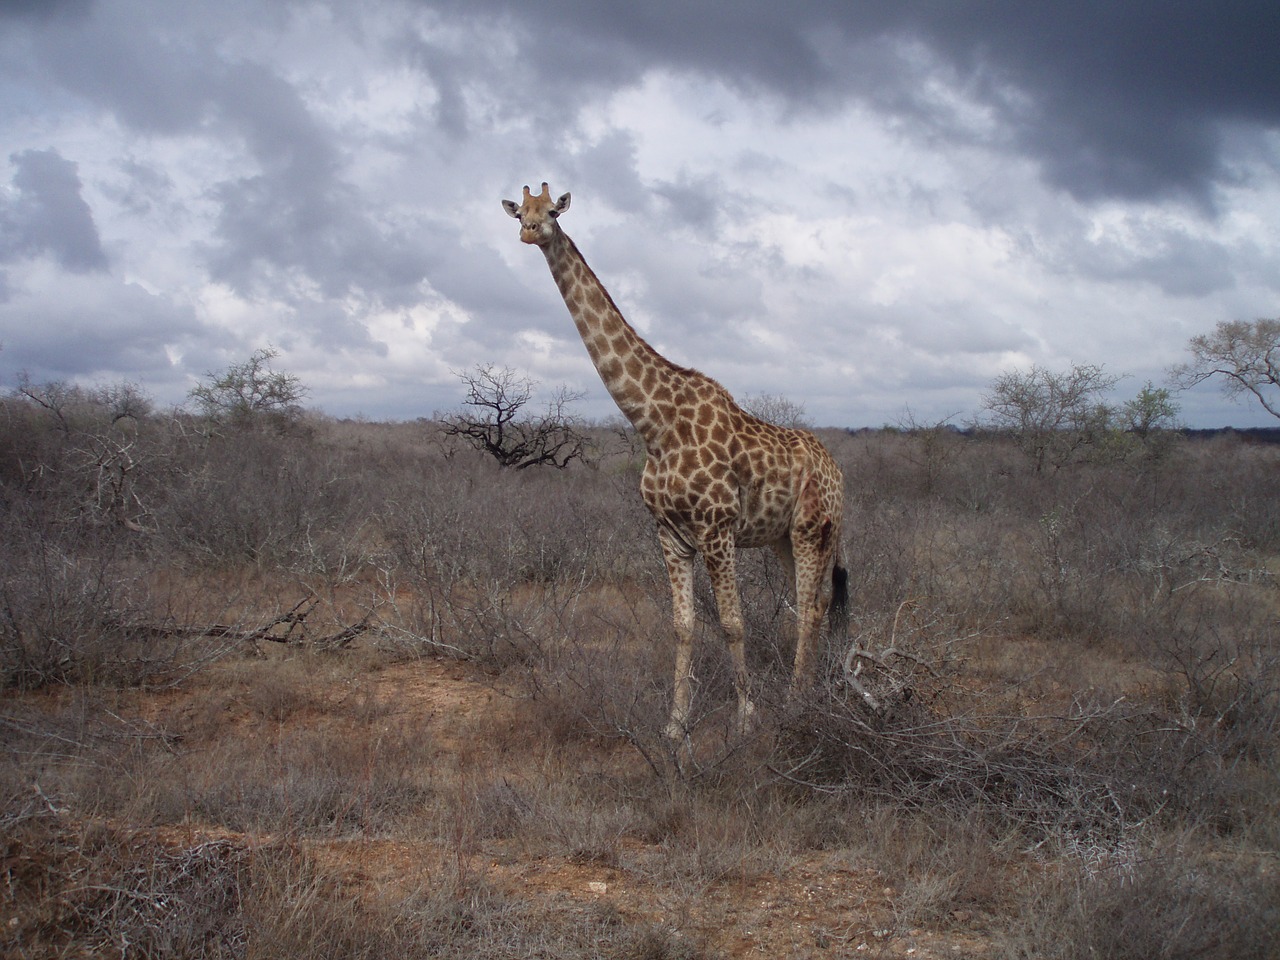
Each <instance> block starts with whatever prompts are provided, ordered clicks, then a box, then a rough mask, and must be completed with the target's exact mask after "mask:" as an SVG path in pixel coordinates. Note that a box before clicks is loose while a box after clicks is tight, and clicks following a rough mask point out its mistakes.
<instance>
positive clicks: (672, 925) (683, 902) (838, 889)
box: [0, 660, 998, 958]
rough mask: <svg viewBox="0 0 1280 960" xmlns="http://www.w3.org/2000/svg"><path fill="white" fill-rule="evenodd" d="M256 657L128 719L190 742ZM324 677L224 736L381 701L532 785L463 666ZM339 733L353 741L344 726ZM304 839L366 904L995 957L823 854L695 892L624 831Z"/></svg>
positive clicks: (858, 868) (792, 945)
mask: <svg viewBox="0 0 1280 960" xmlns="http://www.w3.org/2000/svg"><path fill="white" fill-rule="evenodd" d="M255 663H256V664H257V665H260V666H262V667H263V668H266V669H270V665H269V664H265V663H263V662H261V661H256V662H255V661H246V662H241V663H238V664H235V669H234V671H232V672H231V673H230V674H229V675H228V674H220V673H219V670H218V669H216V668H215V669H212V670H210V671H207V672H206V673H205V674H202V675H200V676H198V677H196V678H194V679H193V680H191V681H189V682H188V684H187V685H185V686H184V687H183V688H181V689H179V690H176V691H168V692H164V693H151V694H146V693H129V694H125V695H123V696H122V698H121V700H120V701H119V702H118V703H116V704H115V708H114V709H115V711H116V713H118V715H119V717H120V719H121V720H122V721H126V722H131V723H144V724H154V725H155V726H156V727H157V728H163V729H168V730H176V731H179V732H180V731H182V730H183V729H184V727H186V728H194V727H196V726H198V725H199V724H200V723H205V724H207V723H208V722H209V721H208V717H207V714H208V712H209V710H210V707H209V704H210V702H211V699H210V698H211V696H213V695H214V694H215V693H216V691H217V690H218V688H219V687H222V688H224V689H226V690H228V691H234V689H235V688H236V687H237V685H248V686H251V685H252V676H253V672H254V670H255ZM310 682H311V683H312V684H313V685H314V687H313V689H310V690H309V691H308V694H307V701H306V703H305V704H304V705H302V706H301V707H298V706H297V705H295V708H294V709H290V710H287V711H281V712H280V715H279V716H276V717H272V718H271V719H270V720H264V719H263V718H262V717H261V715H260V713H261V711H260V712H259V714H254V713H252V712H251V711H243V710H241V711H240V714H239V715H237V716H236V717H235V718H232V719H230V720H228V719H227V718H224V719H223V726H222V727H221V729H222V730H223V731H224V733H223V734H221V735H222V736H227V735H230V736H243V737H247V738H253V737H256V736H265V735H267V732H266V731H265V730H264V728H265V727H269V728H270V735H271V736H274V737H277V738H278V737H279V736H280V734H281V733H287V732H288V728H290V727H305V726H307V725H315V724H326V723H334V720H333V717H334V716H336V715H338V714H335V713H333V712H332V711H331V710H330V709H329V708H331V707H333V706H335V705H340V704H341V703H342V701H344V700H347V699H349V698H353V697H361V698H363V699H364V701H365V702H366V707H365V710H366V713H367V711H368V709H369V707H368V706H367V705H368V704H370V703H372V704H376V705H377V706H376V712H377V716H378V718H379V722H381V723H383V724H385V725H386V726H387V727H388V728H391V727H394V726H395V725H396V724H413V725H416V726H418V727H420V728H421V729H422V730H423V731H424V736H429V738H430V743H431V745H432V746H431V760H432V762H433V763H434V764H437V765H438V766H439V768H440V769H441V770H446V771H448V770H451V771H455V772H456V771H462V770H464V769H469V770H471V771H473V772H474V771H476V770H477V767H479V768H480V769H482V770H483V771H484V773H485V782H488V783H493V782H495V781H500V780H501V778H502V777H503V776H504V768H506V767H510V769H511V771H512V774H511V775H512V776H519V775H520V774H519V772H518V771H519V769H520V767H519V764H520V763H522V762H527V758H521V757H519V756H518V753H519V750H518V748H517V750H516V751H515V753H516V754H517V755H512V752H511V750H510V749H507V750H505V751H504V750H503V749H501V748H499V749H496V750H494V751H493V752H492V754H491V755H490V754H489V752H488V750H487V748H486V743H487V741H489V740H492V739H495V738H496V739H497V740H502V739H504V737H506V736H507V735H508V734H509V733H510V730H508V729H506V728H508V727H510V726H511V725H513V724H519V723H521V722H527V721H522V720H521V718H520V713H519V704H518V703H516V702H515V701H513V700H511V699H508V698H506V697H504V696H503V695H502V693H501V692H500V688H499V687H497V686H496V685H495V684H494V683H493V682H492V681H489V680H487V679H485V678H483V677H481V676H480V675H479V674H477V673H476V672H474V671H473V670H472V668H470V667H468V666H467V665H465V664H460V663H457V662H454V661H440V660H419V661H414V662H403V663H397V664H393V665H389V666H383V667H378V668H375V669H374V670H373V671H372V672H367V673H363V674H361V675H360V676H359V679H358V680H353V679H352V676H351V675H350V674H346V675H334V676H325V675H324V674H323V673H320V674H317V675H316V676H314V677H313V678H312V680H311V681H310ZM64 695H65V696H70V695H71V694H69V693H63V694H59V693H52V694H51V693H49V692H48V691H45V692H43V693H37V694H32V695H29V696H30V697H31V698H32V699H33V706H34V705H35V703H34V701H39V700H40V699H41V698H44V699H45V700H46V701H48V703H49V705H50V706H52V702H53V700H55V699H56V698H57V697H59V696H64ZM241 700H242V698H239V697H237V696H236V695H235V694H234V692H232V693H228V694H227V696H226V698H225V702H223V703H222V705H221V706H220V707H219V709H223V710H230V711H233V712H234V711H235V710H236V709H237V707H236V704H237V703H240V702H241ZM212 702H218V701H216V698H215V700H214V701H212ZM202 717H203V719H201V718H202ZM334 734H335V735H340V731H339V730H337V729H336V728H335V730H334ZM592 749H600V750H604V749H606V748H592ZM612 749H614V750H615V753H616V755H614V756H612V757H609V758H606V759H605V760H604V761H603V762H605V763H609V764H621V765H627V764H634V765H635V767H636V768H637V770H636V772H637V773H640V772H641V771H642V768H643V761H642V760H641V759H640V758H639V757H638V756H634V755H632V752H631V751H630V750H629V749H628V748H612ZM504 754H505V755H504ZM486 757H490V759H486ZM486 768H487V769H486ZM525 770H526V774H527V767H526V768H525ZM459 782H465V780H462V781H459ZM66 816H67V817H68V818H75V817H76V816H77V813H76V811H74V810H71V811H68V812H67V814H66ZM116 826H119V827H122V828H123V829H126V830H128V831H132V832H134V835H136V834H137V833H147V834H149V838H150V839H154V840H156V841H158V842H159V843H160V844H161V845H162V846H163V847H164V848H166V849H170V850H181V849H185V848H192V847H196V846H198V845H200V844H202V843H207V842H209V841H211V840H216V841H225V842H230V843H234V844H236V845H238V846H239V845H244V846H246V847H249V848H252V847H254V846H255V845H263V844H268V843H270V842H271V841H272V840H273V838H272V837H270V836H264V835H253V834H251V833H244V832H235V831H231V830H228V829H225V828H222V827H219V826H217V825H213V824H206V823H200V822H197V821H195V820H191V821H188V822H184V823H182V824H181V825H168V826H162V827H149V828H147V827H138V826H135V825H128V824H117V825H116ZM304 836H305V835H304ZM300 842H301V843H303V844H304V845H306V846H307V847H308V852H309V853H310V854H311V856H312V857H313V858H314V860H315V861H316V862H317V863H318V864H320V865H321V867H322V869H323V870H324V871H326V872H327V873H328V874H329V876H330V877H331V878H332V881H333V882H334V883H335V884H337V885H339V886H340V887H342V888H343V889H344V890H349V891H350V893H351V895H352V896H354V897H359V896H362V895H363V894H364V893H367V892H372V891H376V892H377V894H378V895H379V896H382V897H386V896H388V895H391V896H394V891H396V890H398V889H403V890H404V891H405V892H410V891H411V890H412V889H413V888H415V887H416V888H417V889H422V888H423V887H424V886H426V887H429V886H430V885H431V884H432V883H434V882H438V880H439V878H440V877H441V876H443V875H445V874H448V875H449V876H451V877H452V878H453V881H454V882H456V881H457V880H458V878H459V877H463V878H470V879H471V880H474V881H479V882H483V883H484V884H485V885H486V886H487V887H488V888H489V889H494V890H498V891H501V892H502V893H504V894H506V895H508V896H511V897H515V898H519V899H520V900H521V901H522V902H524V903H528V904H530V905H531V906H534V907H536V908H545V909H546V911H548V912H549V913H554V914H555V915H558V916H566V915H567V916H573V915H575V913H576V912H578V911H581V912H582V913H583V915H591V916H600V915H601V913H602V912H604V913H605V914H607V915H608V916H610V917H614V918H616V919H617V920H618V921H619V922H622V923H625V924H636V925H638V926H645V925H647V926H649V927H650V928H654V927H656V928H658V929H662V930H667V931H670V932H671V935H672V936H673V937H675V938H678V939H679V940H680V941H681V942H686V943H688V944H690V945H691V955H696V956H708V957H756V956H768V957H811V956H812V957H834V956H868V957H917V958H934V957H984V956H990V955H991V952H992V947H991V942H990V934H991V925H992V924H993V923H996V922H998V921H997V920H996V919H995V918H992V917H990V916H982V915H979V914H976V913H969V912H966V911H956V912H953V913H952V914H951V915H949V916H947V917H945V918H943V920H942V922H941V923H940V924H939V928H937V929H927V928H919V927H912V926H908V925H907V924H904V922H903V919H902V916H901V912H900V910H899V908H898V906H897V894H898V891H896V890H895V889H894V888H893V886H891V885H890V883H889V881H888V880H887V879H886V877H885V876H883V875H882V874H880V873H879V872H878V871H877V870H876V869H875V868H874V866H872V865H861V864H858V863H856V862H851V861H850V859H849V858H848V857H847V856H846V857H842V856H840V855H838V854H835V853H825V852H822V851H816V852H801V853H799V854H792V853H788V854H787V855H786V856H783V857H779V858H777V859H776V861H773V862H770V863H769V864H768V865H767V866H765V867H763V868H761V869H752V870H747V871H731V872H729V873H728V875H727V876H726V877H725V878H723V879H718V880H717V879H711V880H710V881H708V880H706V879H705V878H702V879H700V880H699V881H698V882H696V883H690V884H687V885H681V884H679V883H672V882H671V880H670V876H671V875H670V872H669V871H666V872H664V871H663V870H662V867H661V864H662V862H663V861H664V859H665V858H669V857H671V856H672V854H673V850H672V848H671V845H670V844H671V841H670V839H666V840H663V839H655V840H653V841H646V840H641V839H637V838H635V837H634V836H623V837H621V838H620V839H619V841H618V847H617V850H616V853H615V854H614V855H611V856H608V857H591V856H582V855H577V854H573V853H558V854H557V853H549V852H548V847H547V846H546V845H545V844H543V845H539V844H530V843H527V842H524V841H522V839H521V838H520V837H519V836H518V835H515V836H503V837H499V838H492V839H491V838H475V837H467V838H454V839H452V840H444V841H442V840H440V839H439V837H438V836H435V837H425V838H420V839H419V838H411V837H404V836H399V835H392V836H386V835H382V836H376V835H339V836H338V837H336V838H321V839H305V838H304V839H302V840H301V841H300ZM18 900H20V898H17V900H15V899H14V898H8V902H5V899H4V898H0V912H3V913H7V914H9V915H8V916H3V917H0V921H3V922H5V923H9V924H10V925H14V924H17V923H18V922H19V918H17V917H14V916H13V915H12V910H13V909H14V908H15V907H14V904H15V902H17V901H18Z"/></svg>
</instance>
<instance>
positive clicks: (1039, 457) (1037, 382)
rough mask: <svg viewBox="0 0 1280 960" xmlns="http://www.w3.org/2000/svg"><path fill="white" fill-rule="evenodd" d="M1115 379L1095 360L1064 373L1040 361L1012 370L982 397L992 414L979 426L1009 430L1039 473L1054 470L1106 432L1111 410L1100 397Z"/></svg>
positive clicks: (996, 380)
mask: <svg viewBox="0 0 1280 960" xmlns="http://www.w3.org/2000/svg"><path fill="white" fill-rule="evenodd" d="M1119 380H1120V378H1119V377H1116V376H1112V375H1109V374H1107V373H1106V372H1105V371H1104V370H1103V368H1102V367H1101V366H1099V365H1095V364H1074V365H1073V366H1072V367H1071V368H1070V369H1069V370H1067V371H1065V372H1062V373H1055V372H1054V371H1052V370H1046V369H1044V368H1043V367H1039V366H1033V367H1032V368H1031V369H1030V370H1029V371H1026V372H1025V373H1024V372H1023V371H1020V370H1010V371H1008V372H1007V373H1002V374H1001V375H1000V376H998V377H996V379H995V380H994V381H993V382H992V384H991V390H990V392H989V393H987V394H986V395H985V396H984V397H983V398H982V404H983V409H984V410H986V411H987V412H988V413H989V414H990V417H989V418H988V419H987V420H986V421H985V422H984V423H983V426H986V427H989V428H992V429H995V430H1003V431H1007V432H1008V433H1010V434H1011V435H1012V436H1013V438H1014V440H1015V441H1016V442H1017V444H1018V446H1019V447H1020V448H1021V450H1022V452H1023V453H1025V454H1026V455H1027V457H1029V458H1030V460H1031V462H1032V463H1033V464H1034V465H1035V469H1036V472H1037V473H1039V472H1041V471H1043V470H1044V468H1045V467H1046V466H1052V467H1053V468H1054V469H1055V470H1056V469H1058V468H1060V467H1062V466H1063V465H1064V464H1066V463H1068V462H1070V460H1071V459H1072V458H1073V457H1074V456H1075V455H1076V453H1077V452H1078V451H1079V450H1080V449H1081V448H1082V447H1087V446H1090V445H1092V444H1094V443H1096V442H1098V441H1099V440H1100V439H1101V438H1102V437H1103V436H1104V435H1105V433H1106V431H1107V429H1108V428H1109V427H1110V426H1111V422H1112V419H1113V417H1114V411H1113V410H1112V409H1111V408H1110V407H1109V406H1107V404H1106V403H1104V402H1103V399H1102V398H1103V395H1104V394H1105V393H1106V392H1107V391H1108V390H1110V389H1111V388H1112V387H1113V386H1115V385H1116V383H1117V382H1118V381H1119Z"/></svg>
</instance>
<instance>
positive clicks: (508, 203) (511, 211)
mask: <svg viewBox="0 0 1280 960" xmlns="http://www.w3.org/2000/svg"><path fill="white" fill-rule="evenodd" d="M502 209H503V210H505V211H507V216H509V217H515V218H516V219H517V220H519V219H520V208H519V207H517V206H516V202H515V201H514V200H503V201H502Z"/></svg>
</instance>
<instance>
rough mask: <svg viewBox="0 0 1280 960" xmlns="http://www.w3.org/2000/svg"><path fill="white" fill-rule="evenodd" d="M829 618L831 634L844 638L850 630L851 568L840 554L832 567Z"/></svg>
mask: <svg viewBox="0 0 1280 960" xmlns="http://www.w3.org/2000/svg"><path fill="white" fill-rule="evenodd" d="M827 619H828V624H829V626H830V630H831V636H832V637H835V638H837V639H843V638H844V636H845V634H847V633H848V632H849V570H848V568H847V567H845V565H844V560H843V558H842V557H840V556H838V555H837V556H836V562H835V564H834V565H833V566H832V567H831V603H830V605H828V607H827Z"/></svg>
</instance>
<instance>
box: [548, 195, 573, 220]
mask: <svg viewBox="0 0 1280 960" xmlns="http://www.w3.org/2000/svg"><path fill="white" fill-rule="evenodd" d="M568 209H569V194H567V193H565V194H562V195H561V196H560V199H559V200H557V201H556V205H555V206H554V207H552V208H551V215H552V216H553V217H558V216H560V214H562V213H564V212H565V211H566V210H568Z"/></svg>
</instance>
